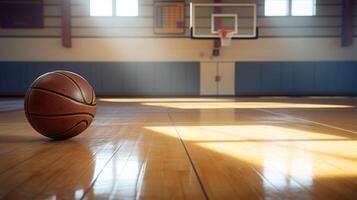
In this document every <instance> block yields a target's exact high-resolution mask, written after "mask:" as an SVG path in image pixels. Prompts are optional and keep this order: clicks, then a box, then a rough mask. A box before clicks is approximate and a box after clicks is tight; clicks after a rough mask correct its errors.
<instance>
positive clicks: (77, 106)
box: [25, 71, 96, 139]
mask: <svg viewBox="0 0 357 200" xmlns="http://www.w3.org/2000/svg"><path fill="white" fill-rule="evenodd" d="M25 112H26V117H27V120H28V121H29V122H30V124H31V126H32V127H33V128H34V129H35V130H36V131H37V132H39V133H41V134H42V135H44V136H47V137H49V138H53V139H67V138H71V137H74V136H76V135H78V134H80V133H81V132H83V131H84V130H85V129H86V128H88V126H89V125H90V124H91V123H92V121H93V118H94V115H95V112H96V101H95V93H94V90H93V88H92V86H91V85H90V84H89V83H88V82H87V81H86V80H85V79H84V78H82V77H81V76H79V75H78V74H75V73H72V72H68V71H54V72H49V73H46V74H44V75H42V76H40V77H39V78H37V79H36V80H35V81H34V82H33V83H32V85H31V87H30V88H29V89H28V90H27V93H26V97H25Z"/></svg>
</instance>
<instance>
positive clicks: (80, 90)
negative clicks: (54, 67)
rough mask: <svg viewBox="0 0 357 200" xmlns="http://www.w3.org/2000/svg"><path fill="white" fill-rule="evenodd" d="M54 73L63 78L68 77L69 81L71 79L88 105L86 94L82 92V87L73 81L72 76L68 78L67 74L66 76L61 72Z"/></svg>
mask: <svg viewBox="0 0 357 200" xmlns="http://www.w3.org/2000/svg"><path fill="white" fill-rule="evenodd" d="M54 73H56V74H61V75H62V76H65V77H67V78H68V79H70V80H71V81H72V82H73V83H74V84H75V85H76V86H77V88H78V89H79V92H80V93H81V95H82V98H83V101H84V102H85V103H87V100H86V98H85V97H84V94H83V91H82V89H81V87H80V86H79V85H78V83H77V82H76V81H75V80H74V79H72V78H71V77H70V76H68V75H66V74H64V73H62V72H59V71H55V72H54ZM87 104H88V103H87Z"/></svg>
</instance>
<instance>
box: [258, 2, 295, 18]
mask: <svg viewBox="0 0 357 200" xmlns="http://www.w3.org/2000/svg"><path fill="white" fill-rule="evenodd" d="M264 10H265V15H266V16H288V15H289V1H288V0H266V1H265V8H264Z"/></svg>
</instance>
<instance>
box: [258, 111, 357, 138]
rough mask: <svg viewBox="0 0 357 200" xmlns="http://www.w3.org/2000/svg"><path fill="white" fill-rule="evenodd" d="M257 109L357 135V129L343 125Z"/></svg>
mask: <svg viewBox="0 0 357 200" xmlns="http://www.w3.org/2000/svg"><path fill="white" fill-rule="evenodd" d="M255 110H259V111H261V112H265V113H270V114H273V115H279V116H283V117H290V118H294V119H298V120H301V121H303V122H309V123H312V124H317V125H320V126H324V127H327V128H331V129H336V130H339V131H344V132H347V133H352V134H355V135H357V131H352V130H349V129H345V128H341V127H338V126H333V125H329V124H325V123H321V122H316V121H312V120H308V119H304V118H300V117H295V116H292V115H288V114H283V113H278V112H273V111H270V110H265V109H255Z"/></svg>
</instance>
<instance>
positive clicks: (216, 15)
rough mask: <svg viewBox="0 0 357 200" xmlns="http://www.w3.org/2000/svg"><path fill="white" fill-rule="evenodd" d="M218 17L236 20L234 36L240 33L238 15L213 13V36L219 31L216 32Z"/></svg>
mask: <svg viewBox="0 0 357 200" xmlns="http://www.w3.org/2000/svg"><path fill="white" fill-rule="evenodd" d="M216 17H217V18H218V17H226V18H230V17H231V18H233V19H234V30H233V34H237V33H238V15H237V14H223V13H219V14H217V13H213V14H211V33H213V34H218V31H216V27H215V18H216Z"/></svg>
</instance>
